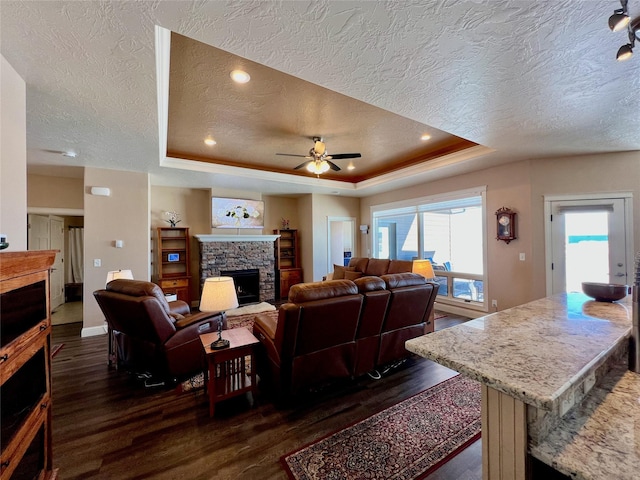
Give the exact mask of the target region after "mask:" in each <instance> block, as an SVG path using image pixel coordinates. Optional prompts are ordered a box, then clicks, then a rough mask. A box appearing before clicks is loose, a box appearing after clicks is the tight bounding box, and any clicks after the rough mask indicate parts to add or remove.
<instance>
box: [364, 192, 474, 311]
mask: <svg viewBox="0 0 640 480" xmlns="http://www.w3.org/2000/svg"><path fill="white" fill-rule="evenodd" d="M485 190H486V189H485V187H481V188H476V189H470V190H464V191H459V192H453V193H449V194H447V195H436V196H432V197H424V198H420V199H415V200H408V201H405V202H399V203H394V204H387V205H377V206H374V207H372V209H371V210H372V217H373V234H374V242H373V254H374V256H375V257H376V258H389V259H398V260H414V259H419V258H425V259H428V260H430V261H431V263H432V264H433V267H434V271H435V273H436V279H435V281H437V282H438V283H439V284H440V288H439V290H438V301H439V302H443V303H451V304H456V303H458V304H459V303H464V304H465V306H466V307H470V306H473V307H475V308H478V309H483V310H485V311H486V303H485V295H484V285H485V281H486V278H485V272H486V268H485V259H486V249H485V242H484V239H485V237H486V235H485V232H484V225H485V221H484V219H485Z"/></svg>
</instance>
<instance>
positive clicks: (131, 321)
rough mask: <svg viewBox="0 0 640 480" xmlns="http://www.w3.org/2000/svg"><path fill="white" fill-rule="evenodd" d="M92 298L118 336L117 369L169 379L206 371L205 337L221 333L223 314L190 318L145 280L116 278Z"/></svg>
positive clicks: (183, 308)
mask: <svg viewBox="0 0 640 480" xmlns="http://www.w3.org/2000/svg"><path fill="white" fill-rule="evenodd" d="M93 295H94V297H95V299H96V301H97V302H98V305H99V306H100V309H101V310H102V313H103V314H104V316H105V318H106V320H107V324H108V326H109V329H110V330H111V331H112V332H113V340H114V343H115V351H116V364H117V365H118V366H122V367H125V368H127V369H129V370H131V371H134V372H136V373H143V372H144V373H150V374H151V375H153V376H154V378H158V379H164V380H174V379H182V378H187V377H189V376H191V375H194V374H195V373H197V372H199V371H202V369H203V365H204V364H203V353H202V343H201V342H200V335H201V334H203V333H209V332H216V331H217V329H218V321H219V319H220V313H219V312H206V313H203V312H200V313H195V314H191V313H190V309H189V306H188V305H187V304H186V303H185V302H183V301H180V300H178V301H174V302H171V303H169V302H167V300H166V298H165V296H164V293H163V291H162V289H161V288H160V287H159V286H158V285H156V284H155V283H151V282H145V281H140V280H127V279H118V280H113V281H111V282H109V283H108V284H107V286H106V288H105V289H103V290H97V291H95V292H93ZM222 328H224V329H226V325H224V324H223V327H222ZM110 353H111V352H110Z"/></svg>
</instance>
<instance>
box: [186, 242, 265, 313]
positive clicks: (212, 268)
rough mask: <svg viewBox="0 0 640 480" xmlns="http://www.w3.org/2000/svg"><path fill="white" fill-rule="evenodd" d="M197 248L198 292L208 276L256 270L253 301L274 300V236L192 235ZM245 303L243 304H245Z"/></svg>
mask: <svg viewBox="0 0 640 480" xmlns="http://www.w3.org/2000/svg"><path fill="white" fill-rule="evenodd" d="M195 237H196V239H197V240H198V244H199V246H200V249H199V250H200V289H201V290H202V285H203V284H204V280H205V279H206V278H208V277H219V276H221V272H229V271H233V272H236V273H239V274H240V275H242V273H241V272H242V271H244V270H252V269H256V270H257V271H258V296H259V298H258V299H257V301H260V302H274V300H275V297H276V295H275V253H274V242H275V240H276V238H278V236H277V235H195ZM245 303H246V302H245Z"/></svg>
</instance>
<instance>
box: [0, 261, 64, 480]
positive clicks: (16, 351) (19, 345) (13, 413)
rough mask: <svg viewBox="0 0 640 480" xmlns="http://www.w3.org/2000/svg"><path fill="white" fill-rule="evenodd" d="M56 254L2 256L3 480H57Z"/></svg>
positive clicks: (0, 372) (0, 437)
mask: <svg viewBox="0 0 640 480" xmlns="http://www.w3.org/2000/svg"><path fill="white" fill-rule="evenodd" d="M56 252H57V251H56V250H37V251H29V252H4V253H0V402H1V406H0V416H1V419H0V427H1V435H0V448H1V453H0V479H2V480H5V479H7V480H8V479H10V478H14V479H18V478H38V479H46V480H51V479H55V478H56V477H57V470H54V469H53V459H52V449H51V438H52V434H51V314H50V293H49V286H50V282H49V269H50V268H51V266H52V265H53V261H54V259H55V255H56Z"/></svg>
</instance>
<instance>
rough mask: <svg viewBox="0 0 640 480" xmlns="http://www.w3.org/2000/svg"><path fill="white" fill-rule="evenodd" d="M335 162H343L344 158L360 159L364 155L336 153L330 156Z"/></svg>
mask: <svg viewBox="0 0 640 480" xmlns="http://www.w3.org/2000/svg"><path fill="white" fill-rule="evenodd" d="M329 156H330V157H331V158H332V159H334V160H342V159H344V158H360V157H362V155H360V154H359V153H335V154H331V155H329Z"/></svg>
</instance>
